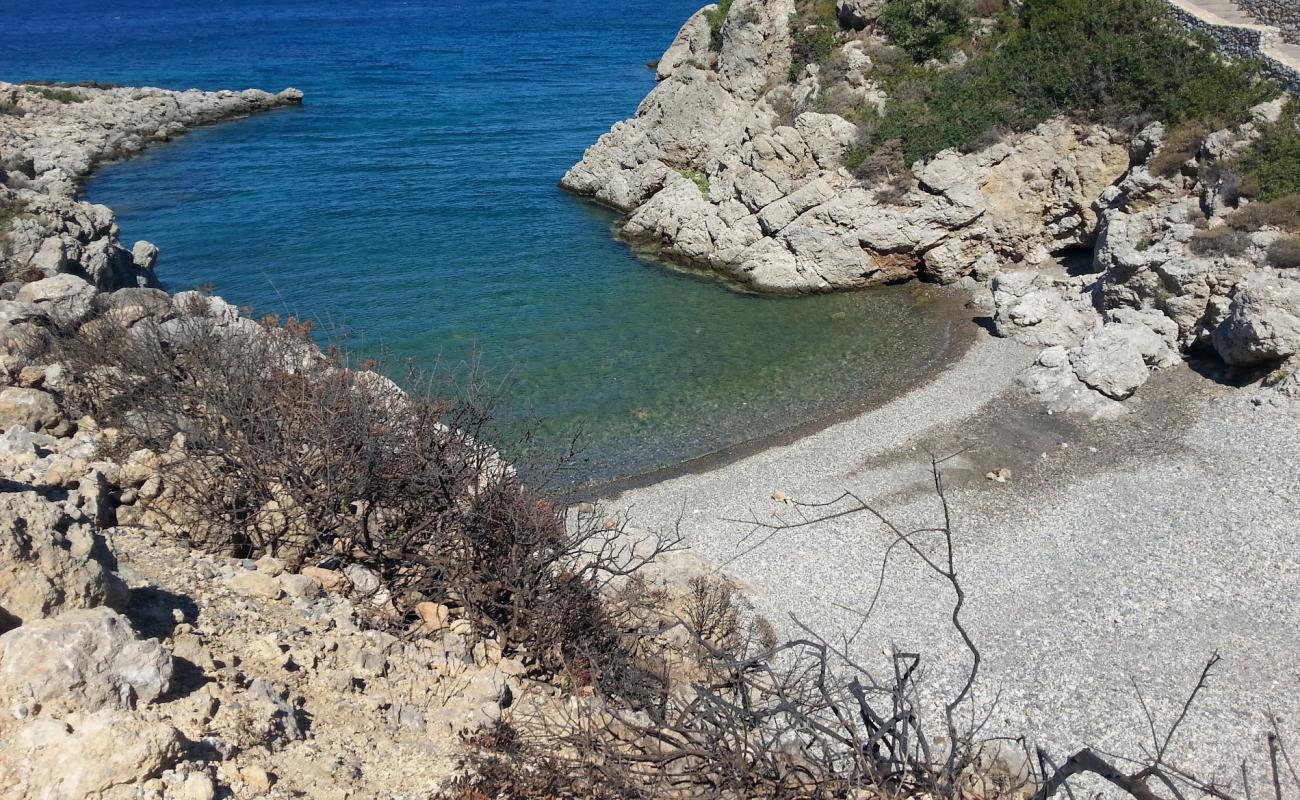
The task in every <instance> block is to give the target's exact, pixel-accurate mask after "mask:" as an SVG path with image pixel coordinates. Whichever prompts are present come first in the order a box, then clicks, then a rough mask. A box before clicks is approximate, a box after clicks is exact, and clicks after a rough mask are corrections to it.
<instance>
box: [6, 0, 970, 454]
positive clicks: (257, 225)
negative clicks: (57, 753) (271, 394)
mask: <svg viewBox="0 0 1300 800" xmlns="http://www.w3.org/2000/svg"><path fill="white" fill-rule="evenodd" d="M697 4H698V0H654V1H653V2H651V1H650V0H618V2H614V3H611V2H595V0H591V1H590V2H587V1H584V2H579V1H578V0H513V1H512V2H505V1H504V0H476V2H473V3H470V2H454V1H444V2H431V1H427V0H426V1H421V0H408V1H406V2H400V1H399V0H379V2H370V3H364V4H362V3H355V2H344V1H343V0H310V1H309V0H283V1H281V2H273V1H272V0H230V1H228V2H221V3H217V2H212V1H211V0H204V1H203V2H198V1H197V0H151V1H150V0H117V1H116V2H107V3H106V2H86V1H85V0H77V1H76V2H59V1H58V0H45V1H44V2H41V3H39V4H35V3H27V2H23V3H17V2H6V1H5V0H0V17H2V18H3V19H4V25H5V32H4V34H3V35H2V36H0V78H3V79H5V80H11V81H12V80H26V79H54V80H69V81H80V80H85V79H95V80H100V81H112V82H117V83H122V84H127V85H156V86H164V87H168V88H178V89H183V88H189V87H198V88H204V89H220V88H243V87H247V86H258V87H262V88H266V89H270V90H278V89H280V88H283V87H285V86H296V87H298V88H300V89H302V90H303V91H304V92H305V93H306V103H305V105H304V106H303V107H302V108H301V109H290V110H283V111H276V112H273V113H270V114H266V115H263V116H259V117H255V118H252V119H248V120H244V121H240V122H236V123H233V124H225V125H220V126H216V127H211V128H206V129H203V130H199V131H196V132H193V133H191V134H189V135H187V136H185V137H183V138H181V139H179V140H178V141H176V142H174V143H171V144H168V145H166V146H162V147H158V148H155V149H153V150H151V151H149V152H148V153H147V154H145V155H144V156H143V157H140V158H137V159H135V160H132V161H129V162H126V163H122V164H115V165H110V166H107V167H105V168H103V169H102V170H101V171H100V172H99V173H98V175H97V176H96V177H95V178H94V179H93V180H92V181H91V183H90V184H89V186H88V187H87V195H88V197H89V199H91V200H92V201H95V202H101V203H105V204H107V205H110V206H112V207H113V208H114V209H115V210H116V211H117V213H118V218H119V221H120V223H121V227H122V232H123V239H124V240H125V241H126V242H127V244H128V246H129V245H130V243H131V242H133V241H134V240H136V239H148V240H150V241H152V242H154V243H155V244H157V245H159V246H160V247H161V248H162V252H163V256H162V259H161V260H160V262H159V270H160V273H159V274H160V276H161V278H162V279H163V281H164V283H165V284H166V285H167V287H168V288H170V289H185V288H190V287H193V286H196V285H200V284H207V283H211V284H213V286H214V287H215V290H216V291H217V292H218V293H219V294H221V295H223V296H224V297H226V298H227V299H229V300H230V301H232V302H235V303H237V304H239V305H248V306H253V307H255V308H257V309H259V310H262V311H268V312H275V313H279V314H281V315H284V314H289V313H293V314H297V315H299V316H305V317H309V318H313V319H316V320H319V321H321V322H322V323H324V327H327V328H330V329H333V330H340V331H343V332H345V333H346V335H347V339H346V341H347V343H348V345H349V346H350V347H353V348H355V349H357V350H360V351H365V352H371V351H377V350H383V351H385V352H387V353H389V354H390V355H391V356H392V357H394V358H395V359H396V360H398V361H401V360H404V359H411V360H413V361H414V362H416V363H417V364H422V365H430V364H433V363H434V362H435V361H438V360H441V361H442V362H445V363H450V364H458V363H463V362H466V361H469V360H477V361H478V363H479V364H480V366H481V367H482V368H483V369H485V370H486V371H487V373H488V377H489V379H490V380H492V381H494V382H496V383H498V384H500V383H502V382H504V383H506V384H507V385H508V387H509V389H508V393H507V394H508V397H509V403H508V405H507V406H506V407H505V408H504V409H503V413H504V414H505V415H506V417H507V419H508V420H510V421H512V422H517V421H521V420H524V419H540V420H542V426H543V427H542V431H543V434H544V437H543V439H544V441H546V442H551V443H555V444H558V443H559V442H560V441H561V440H562V439H563V438H564V437H565V436H566V435H567V434H568V433H570V432H572V431H574V430H577V429H581V430H582V432H583V438H582V441H583V444H584V447H585V452H584V460H583V461H582V462H580V468H579V472H580V477H582V478H608V477H614V476H623V475H628V474H632V473H635V472H641V471H644V470H648V469H652V468H655V467H659V466H665V465H668V464H672V463H676V462H679V461H682V460H685V459H687V458H692V457H695V456H699V455H704V454H707V453H710V452H713V451H716V450H719V449H721V448H723V447H726V446H728V445H733V444H737V443H740V442H744V441H747V440H750V439H753V438H754V437H758V436H762V435H765V434H770V433H773V432H776V431H779V430H782V429H784V428H787V427H789V426H792V425H796V424H799V423H804V422H809V421H812V420H816V419H819V418H822V417H825V416H826V415H828V414H831V413H833V412H835V411H836V410H837V409H840V408H843V407H844V406H846V405H849V404H854V403H859V402H862V401H864V400H867V399H870V398H873V397H880V396H882V395H883V394H884V393H885V392H887V391H889V390H891V389H892V388H893V387H894V386H896V385H897V383H898V382H899V381H900V380H907V379H909V378H912V377H915V376H916V375H918V374H920V373H922V372H923V371H924V370H925V369H926V368H927V367H928V366H929V365H930V364H931V362H932V360H933V358H934V357H935V354H936V353H937V352H938V351H939V350H940V348H941V345H942V340H943V336H944V334H943V333H942V331H941V330H940V329H941V327H942V318H943V317H944V315H945V313H946V312H945V309H944V308H942V307H941V306H940V305H938V304H931V303H925V302H922V301H920V300H918V299H917V297H916V293H915V292H914V291H913V290H912V289H910V288H907V287H899V288H895V289H889V290H884V291H877V292H869V293H862V294H855V295H841V296H828V297H814V298H803V299H769V298H759V297H753V296H746V295H741V294H736V293H734V292H731V291H729V290H727V289H725V288H723V287H721V286H720V285H719V284H718V283H716V282H715V281H712V280H708V279H702V278H700V277H697V276H691V275H685V274H681V273H679V272H674V271H672V270H669V269H667V268H665V267H663V266H662V265H659V264H656V263H653V262H649V261H646V260H643V259H640V258H638V257H637V256H636V255H635V254H634V253H633V252H631V251H630V250H629V249H628V248H627V247H625V246H624V245H623V244H622V243H620V242H619V241H618V240H617V239H616V238H615V237H614V234H613V227H612V226H613V224H614V223H615V221H616V217H615V215H613V214H611V213H609V212H607V211H605V210H603V209H600V208H596V207H595V206H593V205H591V204H590V203H589V202H587V201H584V200H582V199H580V198H575V197H572V196H569V195H567V194H565V193H564V192H562V191H561V190H560V189H558V188H557V185H556V184H557V181H558V180H559V178H560V176H561V175H562V174H563V173H564V171H565V169H567V168H568V167H569V166H570V165H571V164H572V163H573V162H575V161H576V160H577V159H578V158H580V157H581V155H582V151H583V149H584V148H585V147H586V146H587V145H588V144H590V143H591V142H592V141H594V140H595V139H596V138H597V137H598V136H599V135H600V134H601V133H602V132H603V131H605V130H606V129H607V128H608V127H609V125H610V124H612V123H613V122H615V121H616V120H618V119H621V118H624V117H627V116H629V115H631V114H632V113H633V111H634V110H635V108H636V105H637V103H638V102H639V100H640V98H641V97H642V96H644V94H645V93H646V92H647V91H649V89H650V88H651V87H652V86H653V73H652V72H651V71H650V70H649V69H648V68H647V67H646V65H645V64H646V62H647V61H648V60H650V59H653V58H657V57H658V56H659V55H660V53H661V52H662V51H663V49H664V48H665V47H666V46H667V44H668V43H669V42H670V41H671V39H672V36H673V34H674V33H675V32H676V30H677V28H678V26H679V25H680V24H681V22H682V21H683V20H685V19H686V17H687V16H689V14H690V13H691V12H692V11H693V10H694V9H695V8H696V7H697Z"/></svg>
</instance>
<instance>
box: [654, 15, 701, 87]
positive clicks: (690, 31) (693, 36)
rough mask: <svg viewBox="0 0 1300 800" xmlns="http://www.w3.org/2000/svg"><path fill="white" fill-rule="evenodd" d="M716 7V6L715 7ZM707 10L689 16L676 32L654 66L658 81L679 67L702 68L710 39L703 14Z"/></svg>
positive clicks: (670, 74) (669, 75)
mask: <svg viewBox="0 0 1300 800" xmlns="http://www.w3.org/2000/svg"><path fill="white" fill-rule="evenodd" d="M715 7H716V6H715ZM708 10H709V9H708V8H707V7H706V8H702V9H700V10H699V11H696V12H695V13H694V14H692V15H691V18H690V19H688V20H686V24H685V25H682V28H681V30H679V31H678V32H677V36H676V38H674V39H673V43H672V44H671V45H669V47H668V49H667V50H666V51H664V54H663V55H662V56H661V57H660V58H659V63H658V64H657V65H655V75H656V76H657V77H658V79H659V80H661V81H662V80H665V79H667V78H669V77H671V76H672V74H673V72H675V71H676V70H677V69H678V68H679V67H681V66H683V65H685V64H693V65H695V66H704V64H703V63H701V62H702V61H704V60H707V59H708V57H709V39H710V37H711V26H710V25H709V19H708V17H707V16H705V12H706V11H708Z"/></svg>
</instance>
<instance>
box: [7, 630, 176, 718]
mask: <svg viewBox="0 0 1300 800" xmlns="http://www.w3.org/2000/svg"><path fill="white" fill-rule="evenodd" d="M171 678H172V661H171V656H170V655H168V654H167V651H166V650H164V649H163V648H162V646H161V645H159V644H158V642H157V641H155V640H153V639H145V640H141V639H137V638H136V634H135V629H134V628H132V626H131V623H130V621H128V620H127V618H126V617H124V616H122V615H121V614H119V613H117V612H116V611H114V610H113V609H111V608H107V607H102V606H101V607H99V608H90V609H80V610H75V611H66V612H64V613H62V614H60V615H59V616H57V617H53V618H50V619H42V620H35V621H31V622H27V623H26V624H24V625H23V626H22V627H19V628H15V629H13V630H11V631H9V632H8V633H6V634H4V635H3V636H0V691H3V693H4V694H5V695H6V696H8V697H12V698H30V699H31V700H33V701H35V702H36V703H39V704H40V705H41V706H42V708H43V710H44V711H45V712H46V713H48V714H59V713H71V712H74V711H98V710H100V709H105V708H121V709H131V708H135V707H136V706H137V705H146V704H148V703H151V702H153V701H154V700H155V699H157V698H158V697H159V696H160V695H161V694H163V693H164V692H165V691H167V689H168V687H169V686H170V685H171Z"/></svg>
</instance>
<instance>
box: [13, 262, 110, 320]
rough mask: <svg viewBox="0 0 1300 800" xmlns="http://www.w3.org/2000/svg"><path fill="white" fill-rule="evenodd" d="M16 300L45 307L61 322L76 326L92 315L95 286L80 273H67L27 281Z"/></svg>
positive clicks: (49, 313) (52, 317) (51, 317)
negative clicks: (79, 276) (79, 274)
mask: <svg viewBox="0 0 1300 800" xmlns="http://www.w3.org/2000/svg"><path fill="white" fill-rule="evenodd" d="M15 299H16V300H17V301H18V302H20V303H31V304H32V305H34V306H37V307H38V308H41V309H42V310H44V311H45V313H46V314H48V315H49V317H50V319H52V320H53V321H54V322H55V323H57V324H59V325H76V324H78V323H80V322H81V321H83V320H84V319H86V317H88V316H90V312H91V308H92V306H93V303H94V300H95V287H94V285H93V284H91V283H89V282H87V281H85V280H83V279H81V278H78V277H77V276H76V275H70V274H67V273H64V274H60V275H55V276H54V277H52V278H43V279H42V280H39V281H33V282H32V283H29V284H26V285H25V286H23V288H21V289H19V290H18V297H17V298H15Z"/></svg>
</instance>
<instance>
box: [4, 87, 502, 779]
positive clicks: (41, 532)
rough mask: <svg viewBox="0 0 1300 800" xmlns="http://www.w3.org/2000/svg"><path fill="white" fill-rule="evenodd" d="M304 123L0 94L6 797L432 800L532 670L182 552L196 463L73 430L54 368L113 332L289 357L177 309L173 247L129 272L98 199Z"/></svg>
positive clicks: (329, 584) (345, 589) (60, 93)
mask: <svg viewBox="0 0 1300 800" xmlns="http://www.w3.org/2000/svg"><path fill="white" fill-rule="evenodd" d="M301 100H302V94H301V92H298V91H297V90H294V89H287V90H285V91H283V92H280V93H278V94H269V93H266V92H262V91H258V90H248V91H244V92H229V91H226V92H199V91H188V92H172V91H166V90H161V89H100V88H88V87H58V88H51V87H46V86H16V85H12V84H0V169H2V170H3V171H2V172H0V207H5V208H7V209H9V213H8V215H7V216H6V217H5V218H4V220H3V222H4V224H5V227H4V228H0V274H3V276H4V280H3V281H0V430H3V435H2V436H0V488H2V489H3V492H0V554H3V564H0V698H2V702H0V705H2V706H3V707H2V708H0V798H6V799H8V798H12V799H13V800H19V799H20V798H32V797H42V798H69V799H71V798H85V797H96V798H175V799H176V800H211V798H213V797H216V796H221V797H232V796H233V797H260V796H273V797H274V796H281V797H288V796H299V797H303V796H306V797H322V798H329V797H338V798H343V797H355V796H366V797H373V796H380V795H387V794H395V793H396V794H400V793H404V792H409V793H417V794H418V793H427V792H428V791H430V789H431V787H437V786H440V785H442V782H443V781H445V780H446V779H447V777H448V776H449V775H450V774H452V773H453V771H454V769H455V766H456V759H457V757H459V756H460V755H461V753H462V749H463V748H462V746H461V743H460V740H459V739H458V737H457V735H456V734H457V733H458V732H459V731H462V730H466V729H471V730H472V729H474V728H476V727H477V726H479V725H481V724H484V723H485V722H490V721H491V720H492V719H494V718H495V717H496V716H497V715H499V713H500V712H499V704H498V701H500V699H501V698H502V696H503V691H506V689H505V687H506V685H507V683H508V682H509V681H512V680H515V678H516V677H517V676H519V675H520V674H521V673H522V671H523V670H522V667H521V666H520V664H519V663H518V662H510V661H508V660H503V659H502V658H501V654H500V652H499V650H498V651H496V652H490V651H489V650H487V649H485V648H484V647H483V646H482V645H479V647H478V649H477V650H471V649H469V648H468V647H467V645H466V642H467V641H468V639H467V637H465V636H462V631H463V629H464V625H465V624H466V623H464V622H458V621H457V620H454V619H452V617H451V615H450V614H448V613H446V612H445V610H444V611H443V612H442V613H435V612H437V609H432V607H430V609H429V610H428V614H427V616H428V620H427V623H426V622H421V623H420V625H422V626H423V627H424V629H425V630H424V631H423V634H424V635H422V636H420V637H418V638H415V639H414V640H411V641H406V640H403V639H400V638H398V637H396V636H394V635H392V634H390V633H386V632H383V631H380V630H376V629H375V628H374V627H373V626H371V625H368V624H366V623H365V622H364V621H363V619H362V618H363V617H365V616H367V615H370V614H373V613H375V609H376V608H378V607H380V606H382V605H383V603H385V602H387V600H386V593H384V596H381V593H380V592H379V591H378V588H377V587H378V582H379V580H378V578H377V577H376V576H375V575H373V574H371V573H368V572H367V570H365V569H364V568H361V567H356V566H352V567H349V568H348V569H346V570H337V571H336V570H331V569H322V568H315V567H311V566H308V567H305V568H302V569H301V570H300V571H290V570H289V569H287V567H286V565H285V563H284V562H283V561H281V560H279V559H275V558H270V557H266V558H262V559H259V560H257V561H252V560H248V559H239V558H221V557H214V556H212V555H209V554H205V553H204V552H202V551H200V550H196V549H192V548H190V547H188V546H186V545H185V544H183V543H182V542H179V541H171V540H169V539H168V538H167V537H165V536H162V535H160V534H159V531H160V530H161V529H162V526H165V525H166V524H167V523H166V522H165V521H164V519H163V517H162V516H159V515H158V514H157V513H156V512H154V511H151V510H149V509H150V508H156V507H157V504H158V502H159V501H161V500H163V499H165V498H166V496H168V494H169V493H171V492H174V491H176V490H175V488H174V487H171V486H168V485H167V484H166V479H165V478H164V473H165V472H166V465H167V464H174V463H175V462H176V461H177V460H178V459H184V458H186V456H185V454H184V453H183V452H182V449H183V443H177V449H175V450H173V451H167V452H156V451H151V450H139V451H136V452H133V453H131V454H130V455H129V457H126V458H122V457H118V456H114V455H112V453H113V452H114V444H115V442H117V441H118V438H119V432H118V431H117V430H115V429H113V428H109V427H105V426H103V425H101V424H100V423H99V422H98V421H96V420H95V419H92V418H90V417H88V416H83V417H80V418H76V417H75V415H74V414H72V413H71V411H70V409H69V408H68V403H67V402H65V393H66V392H68V391H69V389H70V387H71V385H72V381H73V380H75V378H76V377H77V376H74V375H71V374H70V373H69V368H68V366H67V365H66V364H63V363H60V362H58V361H57V360H56V361H50V360H49V359H48V358H46V357H45V356H44V355H43V353H44V352H45V351H42V349H41V348H40V347H39V345H40V343H41V342H42V341H47V340H48V339H49V337H50V336H51V335H58V332H59V331H65V332H67V331H74V330H77V329H78V328H79V327H80V328H81V333H78V334H76V335H77V336H85V337H91V333H90V330H91V329H92V328H95V327H96V326H101V327H102V326H105V325H108V326H117V327H120V328H121V329H123V330H124V331H125V332H126V334H127V335H128V336H131V335H136V334H138V335H140V336H142V337H144V336H147V335H148V334H147V331H151V330H166V331H170V332H171V333H172V334H176V333H177V332H181V331H184V330H185V329H187V326H191V325H193V324H196V323H199V324H205V325H209V326H212V328H213V329H214V330H216V331H218V332H222V331H224V332H225V333H223V334H222V335H231V336H237V335H250V336H278V335H280V334H279V333H278V331H276V330H275V329H270V330H262V329H260V328H259V325H258V324H257V323H255V322H253V321H252V320H249V319H247V318H244V317H241V316H240V315H239V313H238V312H237V311H236V310H235V309H234V308H233V307H232V306H230V305H228V304H226V303H224V302H223V301H221V299H220V298H215V297H207V298H202V297H199V296H198V295H197V294H196V293H195V292H182V293H179V294H177V295H175V296H172V295H169V294H167V293H166V292H164V291H162V290H161V289H159V288H157V287H158V283H159V282H158V280H157V278H156V277H155V275H154V273H153V266H154V260H155V257H156V255H157V248H155V247H153V246H152V245H150V244H149V243H147V242H139V243H136V244H135V246H134V247H133V248H131V249H130V250H128V249H127V248H126V246H125V245H124V244H123V243H122V241H121V240H120V238H119V231H118V227H117V224H116V222H115V221H114V217H113V213H112V211H111V209H109V208H107V207H105V206H102V205H94V204H90V203H87V202H85V201H82V200H79V199H77V191H78V187H79V185H80V183H81V182H82V181H83V180H84V179H85V178H86V177H87V176H88V175H89V174H90V172H91V171H92V170H93V169H94V168H95V166H96V165H97V164H100V163H103V162H104V161H107V160H110V159H115V158H122V157H126V156H129V155H131V154H134V153H136V152H138V151H140V150H141V149H143V148H145V147H147V146H149V145H151V144H153V143H155V142H162V141H166V140H168V139H170V138H173V137H175V136H178V135H181V134H183V133H184V132H185V131H187V130H189V129H190V128H193V127H195V126H198V125H206V124H211V123H216V122H220V121H224V120H230V119H235V118H238V117H242V116H246V115H249V114H254V113H260V112H264V111H269V110H272V109H275V108H280V107H284V106H291V105H296V104H298V103H299V102H301ZM87 341H90V339H89V338H87ZM92 346H93V345H92ZM311 350H312V352H316V351H315V349H314V347H313V348H311ZM316 356H317V357H319V353H316ZM376 378H377V376H376ZM163 516H165V515H163ZM430 605H431V604H430ZM467 653H469V654H470V655H469V656H467V655H466V654H467ZM396 764H401V765H403V767H402V769H401V770H400V771H396V770H394V769H393V765H396Z"/></svg>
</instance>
